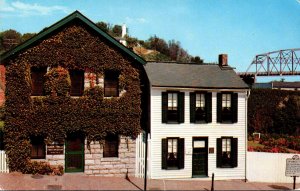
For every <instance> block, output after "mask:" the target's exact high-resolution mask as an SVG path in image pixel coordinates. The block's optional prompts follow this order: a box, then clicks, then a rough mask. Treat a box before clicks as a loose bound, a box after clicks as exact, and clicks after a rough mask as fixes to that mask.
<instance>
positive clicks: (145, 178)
mask: <svg viewBox="0 0 300 191" xmlns="http://www.w3.org/2000/svg"><path fill="white" fill-rule="evenodd" d="M145 135H146V137H145V141H146V148H145V174H144V191H146V190H147V170H148V169H147V158H148V157H147V155H148V132H147V131H145Z"/></svg>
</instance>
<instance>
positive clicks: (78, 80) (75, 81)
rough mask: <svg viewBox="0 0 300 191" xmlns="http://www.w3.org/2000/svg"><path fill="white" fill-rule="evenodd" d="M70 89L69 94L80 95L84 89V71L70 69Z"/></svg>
mask: <svg viewBox="0 0 300 191" xmlns="http://www.w3.org/2000/svg"><path fill="white" fill-rule="evenodd" d="M69 74H70V79H71V90H70V96H82V95H83V91H84V71H82V70H70V71H69Z"/></svg>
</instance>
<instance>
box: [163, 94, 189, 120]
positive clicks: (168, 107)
mask: <svg viewBox="0 0 300 191" xmlns="http://www.w3.org/2000/svg"><path fill="white" fill-rule="evenodd" d="M162 122H163V123H183V122H184V92H162Z"/></svg>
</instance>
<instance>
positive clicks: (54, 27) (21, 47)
mask: <svg viewBox="0 0 300 191" xmlns="http://www.w3.org/2000/svg"><path fill="white" fill-rule="evenodd" d="M74 19H79V20H80V21H82V22H83V23H85V24H86V25H87V26H89V27H90V28H92V29H93V30H95V31H96V32H97V33H98V34H99V35H101V36H103V37H104V38H106V39H107V40H108V41H109V42H111V43H112V44H114V45H115V46H116V47H118V48H119V49H120V50H122V51H124V52H125V53H127V54H128V55H129V56H130V57H132V58H133V59H135V60H137V61H138V62H140V63H142V64H146V61H145V60H144V59H142V58H141V57H140V56H138V55H137V54H135V53H134V52H132V51H131V50H129V49H128V48H126V47H125V46H124V45H122V44H121V43H119V42H118V41H117V40H116V39H114V38H113V37H112V36H110V35H109V34H107V33H106V32H104V31H102V30H101V29H100V28H99V27H98V26H97V25H96V24H95V23H94V22H92V21H91V20H89V19H88V18H87V17H85V16H84V15H82V14H81V13H80V12H79V11H75V12H73V13H71V14H70V15H68V16H66V17H65V18H63V19H61V20H60V21H58V22H56V23H54V24H53V25H51V26H50V27H48V28H46V29H45V30H42V31H41V32H40V33H38V34H37V35H35V36H34V37H32V38H30V39H28V40H27V41H25V42H23V43H22V44H20V45H18V46H16V47H15V48H13V49H11V50H9V51H7V52H5V53H3V54H2V55H1V56H0V61H1V62H2V61H4V60H6V59H8V58H9V57H11V56H13V55H15V54H17V53H19V52H20V51H22V50H25V49H27V48H29V47H30V46H31V45H33V44H34V43H35V42H36V41H38V40H40V39H43V38H44V37H45V36H46V35H48V34H50V33H52V32H54V31H56V30H57V29H59V28H61V27H63V26H65V25H66V24H67V23H69V22H71V21H73V20H74Z"/></svg>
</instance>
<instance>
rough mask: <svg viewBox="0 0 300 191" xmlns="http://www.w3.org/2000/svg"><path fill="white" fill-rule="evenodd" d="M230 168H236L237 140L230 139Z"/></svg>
mask: <svg viewBox="0 0 300 191" xmlns="http://www.w3.org/2000/svg"><path fill="white" fill-rule="evenodd" d="M231 166H232V167H237V166H238V139H237V138H232V139H231Z"/></svg>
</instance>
